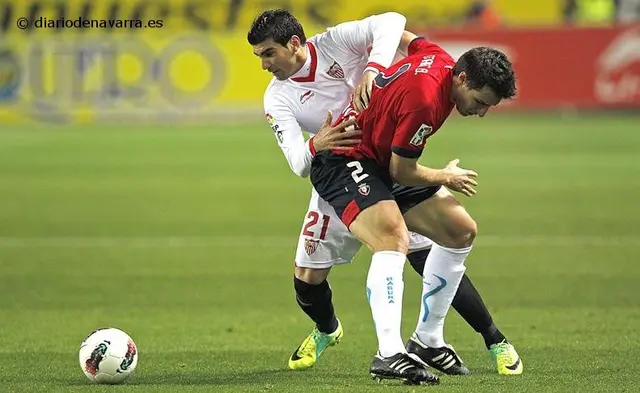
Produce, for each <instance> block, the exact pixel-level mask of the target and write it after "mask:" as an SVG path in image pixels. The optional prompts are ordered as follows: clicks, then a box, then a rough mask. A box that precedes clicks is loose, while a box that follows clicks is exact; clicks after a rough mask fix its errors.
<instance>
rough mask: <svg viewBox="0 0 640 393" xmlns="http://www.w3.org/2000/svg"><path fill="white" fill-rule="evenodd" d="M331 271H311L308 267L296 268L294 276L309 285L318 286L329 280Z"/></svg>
mask: <svg viewBox="0 0 640 393" xmlns="http://www.w3.org/2000/svg"><path fill="white" fill-rule="evenodd" d="M330 270H331V269H310V268H306V267H299V266H296V267H295V271H294V275H295V277H296V278H297V279H298V280H300V281H304V282H305V283H307V284H311V285H318V284H320V283H322V282H323V281H324V280H326V279H327V276H328V275H329V271H330Z"/></svg>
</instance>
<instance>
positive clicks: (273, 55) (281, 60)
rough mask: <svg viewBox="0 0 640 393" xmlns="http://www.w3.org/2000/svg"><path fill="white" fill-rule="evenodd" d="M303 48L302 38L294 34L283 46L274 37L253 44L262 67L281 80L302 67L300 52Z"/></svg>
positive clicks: (254, 52)
mask: <svg viewBox="0 0 640 393" xmlns="http://www.w3.org/2000/svg"><path fill="white" fill-rule="evenodd" d="M301 50H303V48H302V46H301V45H300V38H298V36H295V35H294V36H293V37H291V39H290V40H289V42H287V45H285V46H282V45H280V44H279V43H277V42H275V41H274V40H273V39H271V38H268V39H266V40H265V41H263V42H261V43H259V44H256V45H253V54H255V55H256V56H258V57H259V58H260V60H261V61H262V69H263V70H267V71H269V72H270V73H272V74H273V76H275V77H276V78H278V79H280V80H285V79H288V78H289V77H290V76H291V75H293V74H295V73H296V71H298V70H299V69H300V64H298V62H299V61H298V59H299V53H300V51H301Z"/></svg>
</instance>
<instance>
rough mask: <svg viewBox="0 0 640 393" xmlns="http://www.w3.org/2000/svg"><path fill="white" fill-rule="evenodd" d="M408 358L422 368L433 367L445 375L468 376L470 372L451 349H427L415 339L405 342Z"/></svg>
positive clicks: (413, 337)
mask: <svg viewBox="0 0 640 393" xmlns="http://www.w3.org/2000/svg"><path fill="white" fill-rule="evenodd" d="M406 348H407V352H408V353H409V356H410V357H411V358H412V359H414V360H416V361H418V362H420V363H421V364H422V365H424V366H429V367H433V368H435V369H436V370H438V371H441V372H443V373H445V374H447V375H469V374H471V371H469V369H468V368H467V366H465V365H464V363H462V359H460V357H459V356H458V354H456V352H455V351H454V350H453V348H452V347H450V346H446V347H441V348H429V347H427V346H426V345H425V344H424V343H422V342H421V341H420V339H418V338H417V337H416V335H415V334H413V335H412V336H411V338H410V339H409V341H408V342H407V346H406Z"/></svg>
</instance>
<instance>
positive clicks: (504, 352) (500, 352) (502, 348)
mask: <svg viewBox="0 0 640 393" xmlns="http://www.w3.org/2000/svg"><path fill="white" fill-rule="evenodd" d="M496 357H499V358H502V359H505V361H506V362H507V363H513V362H515V359H513V358H512V357H511V352H510V351H509V344H506V343H499V344H496Z"/></svg>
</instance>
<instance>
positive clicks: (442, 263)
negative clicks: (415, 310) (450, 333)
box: [416, 244, 471, 348]
mask: <svg viewBox="0 0 640 393" xmlns="http://www.w3.org/2000/svg"><path fill="white" fill-rule="evenodd" d="M470 252H471V247H466V248H459V249H454V248H446V247H441V246H438V245H437V244H434V245H433V247H432V248H431V252H430V253H429V256H428V257H427V261H426V262H425V264H424V272H423V274H422V276H423V278H422V301H421V306H420V315H419V316H418V326H416V335H417V336H418V338H419V339H420V341H422V342H423V343H424V344H426V345H427V346H428V347H431V348H440V347H444V346H445V345H446V344H445V341H444V319H445V317H446V316H447V312H448V311H449V308H450V307H451V302H453V298H454V296H455V295H456V291H457V290H458V286H459V285H460V280H462V276H463V275H464V271H465V270H466V267H465V265H464V261H465V259H466V258H467V255H469V253H470Z"/></svg>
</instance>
